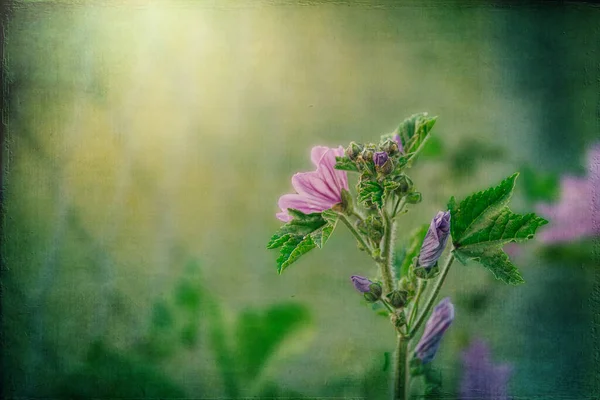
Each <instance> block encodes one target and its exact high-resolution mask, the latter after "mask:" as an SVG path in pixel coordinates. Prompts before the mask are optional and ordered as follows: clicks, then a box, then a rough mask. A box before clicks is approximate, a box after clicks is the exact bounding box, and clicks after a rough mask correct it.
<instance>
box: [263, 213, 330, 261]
mask: <svg viewBox="0 0 600 400" xmlns="http://www.w3.org/2000/svg"><path fill="white" fill-rule="evenodd" d="M288 212H289V213H290V215H291V216H292V217H293V219H292V220H291V221H290V222H288V223H286V224H285V225H283V226H282V227H281V228H280V229H279V231H277V233H275V234H274V235H273V236H272V237H271V240H270V241H269V243H268V244H267V249H276V248H280V249H279V257H278V258H277V271H278V272H279V273H281V272H282V271H283V270H284V269H286V268H287V267H288V266H289V265H290V264H292V263H293V262H294V261H296V260H297V259H298V258H300V256H302V255H303V254H306V253H308V252H309V251H310V250H312V249H314V248H315V247H318V248H322V247H323V246H324V245H325V243H326V242H327V240H328V239H329V237H330V236H331V234H332V233H333V230H334V229H335V226H336V224H337V214H335V213H334V212H332V211H330V210H326V211H324V212H323V213H311V214H304V213H303V212H301V211H298V210H294V209H292V208H290V209H288Z"/></svg>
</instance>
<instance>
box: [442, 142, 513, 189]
mask: <svg viewBox="0 0 600 400" xmlns="http://www.w3.org/2000/svg"><path fill="white" fill-rule="evenodd" d="M505 157H506V152H505V151H504V150H503V149H502V148H500V147H499V146H498V145H497V144H491V143H486V142H484V141H482V140H481V138H479V137H472V138H465V139H463V140H462V141H461V142H460V143H459V145H458V146H457V147H456V148H454V149H453V150H452V151H451V152H450V154H449V155H448V164H449V165H448V168H449V169H448V176H450V177H451V178H452V179H454V180H462V179H466V178H468V177H470V176H473V175H474V174H475V172H476V171H477V169H478V168H481V167H483V165H485V168H490V167H491V165H490V164H493V163H494V162H497V161H502V160H503V159H504V158H505Z"/></svg>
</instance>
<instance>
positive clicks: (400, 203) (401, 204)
mask: <svg viewBox="0 0 600 400" xmlns="http://www.w3.org/2000/svg"><path fill="white" fill-rule="evenodd" d="M405 204H406V196H402V197H401V198H400V199H399V200H398V202H397V203H396V205H395V206H394V211H393V212H392V218H394V217H395V216H396V215H398V213H399V212H400V211H402V209H403V208H404V205H405Z"/></svg>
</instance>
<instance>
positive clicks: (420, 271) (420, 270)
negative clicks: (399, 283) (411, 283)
mask: <svg viewBox="0 0 600 400" xmlns="http://www.w3.org/2000/svg"><path fill="white" fill-rule="evenodd" d="M417 263H418V261H417ZM413 272H414V275H415V276H416V277H417V278H419V279H433V278H435V277H436V276H438V274H439V273H440V268H439V267H438V265H437V262H436V264H435V265H434V266H433V267H429V268H425V267H422V266H420V265H417V266H416V267H415V268H414V269H413Z"/></svg>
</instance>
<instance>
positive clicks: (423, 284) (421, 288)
mask: <svg viewBox="0 0 600 400" xmlns="http://www.w3.org/2000/svg"><path fill="white" fill-rule="evenodd" d="M418 285H419V286H418V288H417V294H416V295H415V299H414V302H413V303H414V304H413V307H412V310H410V316H409V317H408V321H407V326H408V328H409V329H411V327H412V324H413V321H414V320H415V317H416V316H417V312H418V311H419V303H420V302H421V295H422V294H423V291H424V290H425V288H426V287H427V281H426V280H423V279H419V283H418Z"/></svg>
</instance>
